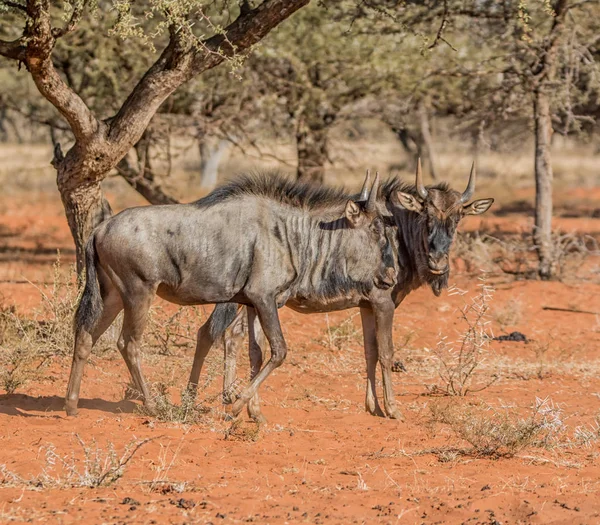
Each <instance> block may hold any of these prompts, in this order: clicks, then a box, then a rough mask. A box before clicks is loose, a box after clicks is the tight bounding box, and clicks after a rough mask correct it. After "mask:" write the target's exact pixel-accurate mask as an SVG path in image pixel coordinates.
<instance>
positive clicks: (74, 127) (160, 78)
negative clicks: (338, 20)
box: [0, 0, 309, 270]
mask: <svg viewBox="0 0 600 525" xmlns="http://www.w3.org/2000/svg"><path fill="white" fill-rule="evenodd" d="M308 2H309V0H264V1H262V2H260V3H259V4H258V5H257V6H256V7H253V6H252V5H251V3H250V2H247V1H243V2H241V4H240V5H238V4H237V2H231V3H229V2H224V3H223V4H222V5H223V9H219V10H218V12H215V13H214V14H213V13H212V12H211V13H209V14H205V13H204V12H203V11H202V9H203V4H202V3H201V2H195V1H184V0H181V1H169V2H155V3H153V4H150V6H149V7H137V6H136V5H135V4H129V3H127V2H115V3H114V4H113V8H114V10H115V12H116V18H115V23H114V26H113V35H112V36H111V35H108V38H117V35H118V36H121V37H133V36H136V37H139V38H141V39H142V40H144V41H146V42H147V43H148V44H153V45H154V44H156V45H158V46H161V44H162V51H161V52H160V54H159V56H158V58H156V59H155V61H154V62H153V63H152V65H151V66H150V67H149V68H148V69H147V70H146V72H145V73H144V75H143V76H142V77H141V79H140V80H139V81H138V82H137V83H136V85H135V87H134V88H133V90H132V91H131V93H130V94H129V96H128V97H127V98H126V99H125V101H123V102H122V103H121V105H120V106H119V109H118V111H117V112H116V114H113V115H108V116H107V115H102V114H97V113H95V112H94V111H93V110H92V109H91V108H90V106H89V105H88V104H86V102H85V100H84V99H83V98H82V97H81V96H79V95H78V94H77V93H76V92H75V91H74V90H73V89H72V88H71V87H69V84H68V83H67V82H66V81H65V80H64V79H63V77H61V76H60V74H59V72H58V70H57V68H56V66H55V64H54V62H53V54H54V50H55V47H56V45H57V42H58V41H59V40H60V39H62V38H69V36H70V35H71V34H72V33H74V32H76V30H77V26H78V24H79V22H80V21H81V19H82V17H84V16H90V9H89V7H88V6H87V4H86V3H85V2H83V1H75V0H74V1H73V2H67V3H66V4H65V6H64V7H63V8H55V7H54V6H52V5H51V3H50V1H49V0H27V2H26V3H20V2H19V1H12V0H11V1H9V0H0V5H1V6H2V10H3V11H4V13H3V26H2V36H3V39H2V40H0V55H2V56H4V57H6V58H9V59H11V60H14V61H15V62H17V63H22V64H24V65H25V67H26V69H27V71H28V73H29V74H30V75H31V77H32V79H33V81H34V82H35V85H36V87H37V88H38V90H39V92H40V93H41V94H42V95H43V96H44V97H45V98H46V99H47V100H48V101H49V102H50V103H51V104H52V105H53V106H54V107H55V108H56V109H57V110H58V111H59V112H60V114H61V115H62V117H63V118H64V119H65V120H66V122H67V123H68V125H69V127H70V130H71V132H72V133H73V136H74V141H75V142H74V144H73V146H72V147H71V148H70V149H69V150H68V152H67V153H66V155H63V153H62V151H61V150H60V147H57V148H56V149H55V157H54V160H53V165H54V167H55V168H56V170H57V184H58V188H59V191H60V193H61V198H62V201H63V205H64V207H65V212H66V215H67V220H68V223H69V227H70V229H71V233H72V235H73V238H74V240H75V245H76V253H77V265H78V269H79V270H81V269H82V268H83V262H84V257H83V247H84V244H85V241H86V240H87V237H88V236H89V233H90V232H91V231H92V229H93V228H94V227H95V226H96V225H97V224H99V223H100V222H101V221H102V220H103V219H104V218H105V217H106V216H107V215H109V214H110V213H111V211H110V206H109V204H108V202H107V201H106V199H105V198H104V196H103V194H102V188H101V184H100V183H101V181H102V180H103V179H104V178H105V177H106V175H107V173H109V172H110V171H111V170H112V169H113V168H114V167H116V165H117V164H118V163H119V162H120V161H121V159H122V158H123V157H124V156H125V155H126V154H127V153H128V152H129V150H130V149H131V147H132V146H133V145H134V144H135V143H137V142H138V141H139V140H140V138H141V137H142V134H143V133H144V131H145V129H146V127H147V126H148V124H149V123H150V120H151V119H152V117H153V116H154V115H155V114H156V112H157V111H158V109H159V108H160V106H161V105H162V103H163V102H164V101H165V100H166V99H167V98H168V97H169V95H171V94H172V93H173V92H174V91H175V90H176V89H177V88H178V87H179V86H181V85H182V84H184V83H185V82H187V81H189V80H190V79H192V78H193V77H195V76H196V75H199V74H200V73H202V72H204V71H206V70H208V69H211V68H213V67H215V66H217V65H219V64H220V63H222V62H223V61H224V60H226V59H227V60H239V58H240V56H243V54H245V53H247V52H248V51H249V50H250V49H251V47H252V46H253V45H254V44H256V43H257V42H258V41H259V40H260V39H261V38H262V37H264V36H265V35H266V34H267V33H268V32H269V31H270V30H271V29H273V28H274V27H275V26H276V25H277V24H279V23H280V22H282V21H283V20H285V19H286V18H287V17H289V16H290V15H291V14H293V13H294V12H295V11H296V10H298V9H299V8H300V7H302V6H304V5H306V4H308ZM208 15H210V17H209V16H208ZM103 16H106V13H104V14H103ZM109 16H110V15H109ZM136 16H148V17H152V19H153V20H155V25H154V27H153V31H151V32H149V33H144V32H143V31H142V30H141V29H140V27H139V26H137V25H136V24H135V17H136ZM230 20H232V21H231V22H230V23H229V24H228V25H226V26H225V27H224V28H223V29H221V27H222V26H223V25H225V24H226V23H227V22H228V21H230ZM221 22H223V24H221ZM207 33H208V34H211V33H212V34H213V36H211V37H209V38H205V37H204V35H205V34H207ZM149 35H152V37H153V38H152V39H151V38H150V36H149Z"/></svg>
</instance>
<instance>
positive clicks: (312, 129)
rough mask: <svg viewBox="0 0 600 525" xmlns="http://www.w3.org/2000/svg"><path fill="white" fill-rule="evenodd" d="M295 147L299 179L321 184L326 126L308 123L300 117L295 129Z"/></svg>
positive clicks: (325, 151)
mask: <svg viewBox="0 0 600 525" xmlns="http://www.w3.org/2000/svg"><path fill="white" fill-rule="evenodd" d="M296 149H297V152H298V167H297V170H296V174H297V177H298V179H299V180H302V181H304V182H310V183H314V184H323V182H324V180H325V164H326V162H327V159H328V155H327V126H325V125H316V126H315V125H309V124H308V123H307V122H306V121H305V120H304V119H303V118H300V121H299V123H298V127H297V129H296Z"/></svg>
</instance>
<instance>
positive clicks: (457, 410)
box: [430, 398, 566, 461]
mask: <svg viewBox="0 0 600 525" xmlns="http://www.w3.org/2000/svg"><path fill="white" fill-rule="evenodd" d="M430 410H431V419H430V424H432V425H433V426H435V425H438V424H442V425H445V426H447V427H448V428H449V429H450V431H451V432H452V433H453V434H454V436H455V437H457V438H459V439H460V440H462V441H466V442H467V443H469V445H470V446H471V448H469V449H466V450H462V449H453V451H454V452H455V453H460V454H463V455H465V454H466V455H470V456H477V457H492V458H503V457H512V456H514V455H515V454H517V453H518V452H520V451H522V450H523V449H525V448H527V447H542V448H547V449H550V448H553V447H555V446H557V445H558V444H559V438H560V436H561V434H562V433H563V432H564V431H565V428H566V427H565V424H564V423H563V420H562V418H563V414H562V411H561V409H560V408H559V407H557V406H556V405H554V404H553V403H552V401H551V400H550V399H548V398H546V399H539V398H538V399H536V401H535V403H534V405H533V406H532V407H530V408H529V409H528V410H527V411H526V412H525V413H523V411H519V410H518V409H516V408H510V407H500V408H494V407H492V406H491V405H488V404H487V403H483V402H479V403H477V404H465V403H457V402H453V403H449V402H445V403H441V402H440V403H433V404H431V405H430ZM444 451H446V452H447V450H446V449H444ZM444 457H445V456H444ZM446 461H447V459H446Z"/></svg>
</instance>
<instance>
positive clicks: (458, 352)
mask: <svg viewBox="0 0 600 525" xmlns="http://www.w3.org/2000/svg"><path fill="white" fill-rule="evenodd" d="M493 293H494V289H493V288H492V287H491V286H489V285H487V284H486V282H485V279H484V278H482V283H481V284H480V285H479V292H478V293H477V294H476V295H475V296H474V297H472V298H471V300H470V301H465V304H464V306H463V307H462V308H461V310H460V320H461V321H462V322H463V323H464V325H465V326H466V327H465V329H464V331H463V332H461V333H460V334H459V336H458V339H457V340H456V341H448V339H447V338H446V337H443V338H442V339H440V341H439V342H438V344H437V346H436V348H435V349H434V350H433V356H434V360H435V361H436V362H437V366H438V375H439V378H440V379H441V381H442V384H441V385H431V386H428V390H429V393H430V394H434V395H436V394H438V395H439V394H441V395H450V396H466V395H467V394H468V393H469V392H479V391H481V390H483V389H485V388H487V387H489V386H490V385H491V384H492V383H493V382H494V381H496V379H497V376H496V375H493V376H492V377H491V378H488V379H487V380H486V381H484V382H480V383H477V384H475V383H474V379H475V377H476V373H477V372H478V370H479V369H480V368H481V365H482V364H483V363H484V361H485V359H486V356H487V354H488V353H489V343H490V340H491V339H492V333H491V330H490V328H489V323H490V320H489V309H490V301H491V299H492V296H493ZM465 294H466V292H465V291H463V290H460V289H458V288H456V287H453V288H451V289H450V290H449V295H461V296H464V295H465Z"/></svg>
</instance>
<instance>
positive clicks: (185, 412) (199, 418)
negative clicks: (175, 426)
mask: <svg viewBox="0 0 600 525" xmlns="http://www.w3.org/2000/svg"><path fill="white" fill-rule="evenodd" d="M152 390H153V396H152V401H153V407H152V409H148V408H146V407H145V406H144V405H141V406H139V407H138V410H139V412H140V413H141V414H144V415H146V416H149V417H152V418H154V419H156V420H157V421H162V422H169V423H181V424H184V425H192V424H196V423H202V422H204V421H205V419H206V415H207V414H209V413H210V409H209V408H206V407H203V406H202V405H200V404H197V403H196V400H195V396H192V395H191V394H190V393H189V392H188V390H187V388H184V389H183V390H182V392H181V404H177V403H174V402H173V401H172V400H171V396H170V395H169V391H168V387H167V385H165V384H164V383H156V384H155V385H153V388H152Z"/></svg>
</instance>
